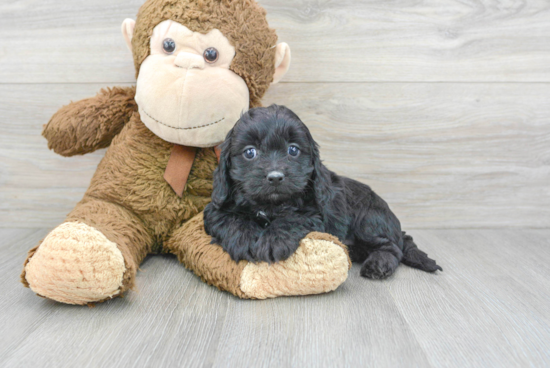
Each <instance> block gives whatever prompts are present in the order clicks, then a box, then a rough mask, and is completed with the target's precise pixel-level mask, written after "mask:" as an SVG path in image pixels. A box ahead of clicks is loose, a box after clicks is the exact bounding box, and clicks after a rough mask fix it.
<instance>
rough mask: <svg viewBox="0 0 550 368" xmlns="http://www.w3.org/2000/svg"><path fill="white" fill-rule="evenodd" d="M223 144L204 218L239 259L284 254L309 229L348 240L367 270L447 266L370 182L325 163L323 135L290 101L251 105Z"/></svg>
mask: <svg viewBox="0 0 550 368" xmlns="http://www.w3.org/2000/svg"><path fill="white" fill-rule="evenodd" d="M221 148H222V153H221V157H220V165H219V167H218V168H217V169H216V171H215V172H214V192H213V194H212V202H211V203H210V204H209V205H208V206H206V208H205V210H204V225H205V229H206V232H207V233H208V234H209V235H211V236H212V237H213V239H212V242H213V243H218V244H220V245H221V246H222V247H223V249H224V250H225V251H227V252H228V253H229V254H230V255H231V258H233V260H235V261H239V260H241V259H244V260H247V261H251V262H257V261H266V262H277V261H281V260H284V259H286V258H288V257H289V256H290V255H292V253H294V251H295V250H296V249H297V248H298V246H299V242H300V240H301V239H302V238H304V237H305V236H306V235H307V234H308V233H309V232H311V231H321V232H326V233H329V234H332V235H335V236H337V237H338V238H339V239H340V240H341V241H342V242H343V243H344V244H346V245H347V246H348V249H349V254H350V257H351V259H352V261H354V262H363V265H362V267H361V275H363V276H366V277H370V278H374V279H378V278H384V277H388V276H390V275H391V274H392V273H393V272H394V271H395V269H396V268H397V266H398V265H399V262H403V263H404V264H406V265H409V266H411V267H415V268H419V269H421V270H424V271H428V272H434V271H436V270H442V269H441V267H439V266H438V265H437V264H436V262H435V261H434V260H432V259H430V258H428V257H427V255H426V253H424V252H422V251H420V250H419V249H418V248H417V247H416V245H415V244H414V242H413V239H412V238H411V237H410V236H408V235H405V233H404V232H401V225H400V223H399V220H398V219H397V217H395V215H394V214H393V213H392V212H391V210H390V209H389V207H388V205H387V204H386V202H385V201H384V200H383V199H382V198H380V197H379V196H378V195H376V193H374V192H373V191H372V190H371V188H370V187H368V186H367V185H365V184H362V183H360V182H358V181H355V180H352V179H349V178H346V177H343V176H338V175H336V174H335V173H333V172H332V171H329V170H328V169H327V168H326V167H325V166H324V165H323V164H322V163H321V159H320V157H319V151H318V145H317V143H316V142H315V141H314V140H313V138H312V136H311V133H310V132H309V130H308V128H307V127H306V126H305V125H304V123H302V121H301V120H300V119H299V118H298V117H297V116H296V115H295V114H294V113H293V112H292V111H290V110H289V109H288V108H286V107H284V106H277V105H271V106H269V107H267V108H254V109H251V110H249V111H248V112H247V113H246V114H244V115H243V116H242V117H241V119H240V120H239V121H238V122H237V124H236V125H235V127H234V128H233V129H232V130H231V131H230V132H229V134H228V135H227V138H226V140H225V142H224V143H223V145H222V147H221Z"/></svg>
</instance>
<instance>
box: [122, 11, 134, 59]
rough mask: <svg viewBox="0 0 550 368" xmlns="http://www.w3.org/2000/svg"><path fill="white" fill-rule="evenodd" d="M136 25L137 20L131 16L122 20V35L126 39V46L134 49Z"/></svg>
mask: <svg viewBox="0 0 550 368" xmlns="http://www.w3.org/2000/svg"><path fill="white" fill-rule="evenodd" d="M135 27H136V21H135V20H133V19H130V18H126V19H124V22H122V27H121V29H122V36H124V40H125V41H126V46H128V49H130V51H132V37H133V36H134V28H135Z"/></svg>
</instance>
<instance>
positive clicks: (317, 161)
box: [307, 132, 336, 223]
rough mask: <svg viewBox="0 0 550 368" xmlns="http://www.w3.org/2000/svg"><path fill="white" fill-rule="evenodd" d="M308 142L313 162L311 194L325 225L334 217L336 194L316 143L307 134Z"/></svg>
mask: <svg viewBox="0 0 550 368" xmlns="http://www.w3.org/2000/svg"><path fill="white" fill-rule="evenodd" d="M307 135H308V140H309V141H310V146H311V155H312V160H313V174H312V177H311V178H312V181H313V193H314V195H315V201H316V202H317V205H318V206H319V209H320V210H321V211H322V213H323V218H324V221H325V223H326V222H327V221H330V219H331V218H332V217H333V216H334V214H335V210H334V208H333V207H334V198H335V196H336V193H335V191H334V186H333V185H332V179H331V175H330V171H329V170H328V169H327V168H326V167H325V165H323V163H322V162H321V157H320V155H319V147H318V145H317V142H315V141H314V140H313V137H312V136H311V134H310V133H309V132H308V134H307Z"/></svg>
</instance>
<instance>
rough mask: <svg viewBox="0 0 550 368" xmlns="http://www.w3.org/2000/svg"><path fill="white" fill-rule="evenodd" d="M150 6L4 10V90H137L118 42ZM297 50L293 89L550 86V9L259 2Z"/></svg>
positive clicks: (27, 0)
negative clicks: (66, 86)
mask: <svg viewBox="0 0 550 368" xmlns="http://www.w3.org/2000/svg"><path fill="white" fill-rule="evenodd" d="M142 3H143V0H130V1H128V0H124V1H122V0H118V1H112V0H92V1H89V0H88V1H85V0H72V1H70V2H67V1H63V0H52V1H48V2H40V1H33V0H19V1H16V2H14V1H8V2H3V3H2V4H0V19H1V20H2V22H0V39H1V40H2V46H1V47H0V81H2V83H62V82H70V83H83V82H85V83H97V82H112V83H123V82H133V81H134V68H133V65H132V59H131V56H130V53H129V52H128V50H127V49H126V46H125V44H124V41H123V39H122V36H121V34H120V25H121V23H122V21H123V20H124V19H125V18H128V17H130V18H135V15H136V14H137V11H138V8H139V6H140V5H141V4H142ZM260 3H261V4H262V5H263V6H264V7H265V8H266V9H267V11H268V20H269V22H270V25H271V26H272V27H273V28H275V29H277V31H278V34H279V39H280V40H281V41H285V42H288V43H289V44H290V46H291V48H292V50H293V51H292V52H293V59H292V60H293V61H292V66H291V69H290V71H289V73H288V75H287V76H286V77H285V80H286V81H293V82H320V81H325V82H326V81H336V82H344V81H348V82H358V81H363V82H365V81H368V82H373V81H398V82H405V81H476V82H477V81H485V82H492V81H498V82H502V81H509V82H511V81H521V82H527V81H528V82H540V81H545V82H550V68H548V65H550V4H549V3H548V2H547V1H544V0H533V1H528V2H527V1H513V2H512V1H508V2H494V1H489V0H483V1H475V2H464V1H459V0H449V1H445V2H444V3H442V2H439V1H433V0H422V1H409V0H398V1H358V0H317V1H311V0H260Z"/></svg>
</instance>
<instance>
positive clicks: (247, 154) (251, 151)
mask: <svg viewBox="0 0 550 368" xmlns="http://www.w3.org/2000/svg"><path fill="white" fill-rule="evenodd" d="M256 155H257V152H256V148H247V149H246V150H245V151H244V152H243V156H244V158H246V159H247V160H252V159H253V158H254V157H256Z"/></svg>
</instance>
